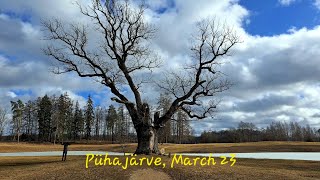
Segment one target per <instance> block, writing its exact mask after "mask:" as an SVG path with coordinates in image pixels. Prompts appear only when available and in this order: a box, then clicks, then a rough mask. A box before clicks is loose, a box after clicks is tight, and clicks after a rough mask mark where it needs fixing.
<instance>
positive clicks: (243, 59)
mask: <svg viewBox="0 0 320 180" xmlns="http://www.w3.org/2000/svg"><path fill="white" fill-rule="evenodd" d="M82 2H83V3H87V2H88V1H82ZM279 2H280V3H281V4H283V5H290V4H292V3H293V2H294V1H293V0H286V1H284V0H282V1H279ZM317 2H318V1H315V3H314V5H316V4H317ZM147 3H149V6H150V8H151V9H149V10H148V11H146V13H147V16H148V21H150V22H152V23H154V24H155V25H156V26H157V29H158V31H157V33H156V36H155V38H154V39H153V40H152V42H151V44H152V45H151V46H150V47H151V48H152V49H153V50H154V51H156V52H157V53H158V54H159V56H161V57H162V59H163V61H164V63H163V64H164V66H163V67H162V68H160V69H159V70H157V71H155V72H154V74H155V75H159V76H161V74H163V72H164V70H166V69H169V68H168V67H170V66H171V67H175V68H177V67H179V66H181V64H184V63H185V62H186V61H189V60H190V56H189V55H190V51H189V49H190V43H191V35H192V34H194V32H195V24H196V22H198V21H199V20H201V19H203V18H208V17H209V18H216V19H217V20H219V21H220V22H221V23H224V22H225V23H227V24H228V25H229V26H232V27H233V28H234V30H236V31H237V33H238V34H239V36H240V37H241V39H242V40H243V43H241V44H239V45H238V46H236V47H235V48H234V49H233V50H232V56H230V57H226V59H225V61H224V62H225V63H224V64H222V65H221V67H220V70H221V71H223V72H224V73H225V74H226V75H227V76H226V78H228V79H229V80H230V81H232V82H233V83H234V86H233V87H232V88H231V89H230V90H229V91H226V92H224V93H222V94H220V95H219V96H217V97H215V98H218V99H221V100H222V103H221V104H220V106H219V107H218V113H217V114H216V116H215V117H214V119H211V118H208V119H206V120H204V121H193V122H192V126H193V127H194V129H195V130H196V131H195V132H196V134H199V133H200V132H201V131H202V130H210V129H211V130H214V129H224V128H231V127H236V126H237V123H239V122H240V121H248V122H253V123H255V124H257V126H258V127H265V126H266V125H267V124H269V123H270V122H272V121H274V120H279V121H297V122H306V120H308V122H309V123H310V124H311V125H314V127H320V123H319V118H318V115H319V114H320V105H319V103H318V102H319V101H320V83H319V80H318V79H319V78H318V77H320V66H319V65H318V64H319V59H318V58H317V57H320V52H319V51H318V50H319V49H320V44H319V43H318V42H319V41H320V26H316V27H314V28H310V29H307V28H301V29H297V28H295V29H291V30H290V31H288V32H284V33H283V34H278V35H274V36H252V35H250V34H248V33H247V32H246V31H245V29H244V28H243V26H244V25H246V24H247V23H248V22H250V13H249V11H248V10H247V9H246V8H245V7H243V6H241V5H239V4H238V1H237V0H221V1H212V0H199V1H193V0H176V1H171V0H166V1H147ZM319 3H320V2H318V4H319ZM0 6H1V7H2V8H3V10H4V11H3V12H0V27H2V30H1V31H0V69H1V71H0V103H2V104H6V105H8V106H9V102H10V100H14V99H17V98H21V99H23V100H28V99H32V98H35V97H37V96H43V95H44V94H49V95H53V94H60V93H63V92H68V94H69V95H70V96H71V97H72V98H74V99H76V100H79V101H80V103H81V104H82V105H84V103H85V99H84V98H83V97H82V96H80V95H79V94H78V92H79V91H95V92H98V93H97V95H95V96H96V97H95V98H99V99H102V103H101V105H109V104H110V103H111V102H110V97H112V94H111V93H110V91H108V89H107V88H105V87H103V86H102V85H99V84H98V83H95V82H94V81H93V80H92V79H86V78H85V79H84V78H79V77H77V75H76V74H72V73H71V74H63V75H55V74H53V73H51V72H50V69H51V68H52V67H51V65H52V62H53V61H52V59H49V58H48V57H46V56H44V55H43V53H42V51H41V48H42V47H44V46H45V45H46V42H45V41H43V40H42V39H43V36H44V34H43V32H42V31H41V24H40V19H49V18H51V17H58V18H61V19H63V21H64V22H66V23H68V22H72V21H77V22H79V21H80V22H84V23H89V24H90V22H89V20H88V19H85V18H84V17H83V16H81V15H80V14H79V11H78V8H77V7H76V6H74V4H72V1H69V0H67V1H66V0H57V1H48V2H44V1H41V0H33V1H21V2H19V3H17V2H12V1H1V2H0ZM44 7H48V8H44ZM8 11H11V12H15V13H16V15H15V16H12V15H11V16H10V13H9V14H8V13H5V12H8ZM26 13H27V14H28V15H30V17H31V18H30V20H28V21H23V20H22V18H21V16H23V15H24V14H26ZM226 17H227V19H226ZM91 33H92V34H93V36H92V38H94V41H98V40H99V38H98V37H97V36H96V35H95V34H97V33H95V31H94V30H91ZM14 89H26V90H30V91H32V94H26V95H22V96H21V95H17V94H15V93H14V91H13V90H14ZM142 89H143V99H144V100H146V101H148V102H156V101H155V100H156V98H157V97H158V94H157V93H158V92H157V89H156V88H155V87H153V86H150V85H145V86H144V87H143V88H142ZM122 91H123V92H124V93H125V94H127V95H128V96H130V97H132V94H131V93H130V91H128V89H126V88H125V87H124V88H123V89H122Z"/></svg>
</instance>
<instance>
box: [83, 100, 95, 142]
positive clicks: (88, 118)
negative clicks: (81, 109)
mask: <svg viewBox="0 0 320 180" xmlns="http://www.w3.org/2000/svg"><path fill="white" fill-rule="evenodd" d="M93 120H94V111H93V102H92V99H91V96H89V97H88V101H87V107H86V111H85V123H86V125H85V136H86V139H87V141H88V140H89V139H90V137H91V126H92V123H93Z"/></svg>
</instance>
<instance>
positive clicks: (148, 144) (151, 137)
mask: <svg viewBox="0 0 320 180" xmlns="http://www.w3.org/2000/svg"><path fill="white" fill-rule="evenodd" d="M136 132H137V138H138V147H137V149H136V152H135V154H153V153H154V154H159V153H160V151H159V148H158V130H157V129H155V128H153V127H150V126H148V125H142V126H139V127H137V128H136Z"/></svg>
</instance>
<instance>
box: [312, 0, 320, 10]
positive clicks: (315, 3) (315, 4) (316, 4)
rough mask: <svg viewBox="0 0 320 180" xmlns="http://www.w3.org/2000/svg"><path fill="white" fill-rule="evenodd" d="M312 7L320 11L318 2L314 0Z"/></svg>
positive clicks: (318, 0)
mask: <svg viewBox="0 0 320 180" xmlns="http://www.w3.org/2000/svg"><path fill="white" fill-rule="evenodd" d="M313 5H314V6H315V7H316V8H317V9H319V10H320V0H314V2H313Z"/></svg>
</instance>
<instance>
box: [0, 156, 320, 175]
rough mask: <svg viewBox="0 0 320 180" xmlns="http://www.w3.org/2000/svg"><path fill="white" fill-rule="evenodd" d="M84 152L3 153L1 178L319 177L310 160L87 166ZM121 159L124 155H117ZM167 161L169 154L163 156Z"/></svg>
mask: <svg viewBox="0 0 320 180" xmlns="http://www.w3.org/2000/svg"><path fill="white" fill-rule="evenodd" d="M85 158H86V157H85V156H73V157H68V159H67V161H65V162H61V161H60V157H22V158H18V157H2V158H0V159H1V161H0V179H115V180H116V179H119V180H126V179H130V180H134V179H146V177H147V179H154V180H155V179H161V178H160V177H162V179H164V180H165V179H200V180H201V179H320V171H319V170H320V163H319V162H310V161H285V160H252V159H237V162H236V164H235V165H234V166H232V167H230V165H218V164H219V160H217V165H215V166H204V167H201V166H198V165H197V166H183V165H176V166H174V168H170V167H166V168H162V167H155V166H151V167H148V166H147V165H144V166H141V167H140V166H133V167H128V169H126V170H123V169H122V168H121V167H120V166H93V164H92V165H91V166H89V168H88V169H86V168H85V160H86V159H85ZM119 158H120V159H121V160H122V161H125V160H124V157H119ZM162 160H163V161H164V162H165V163H166V164H170V163H171V160H172V158H169V157H162Z"/></svg>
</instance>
